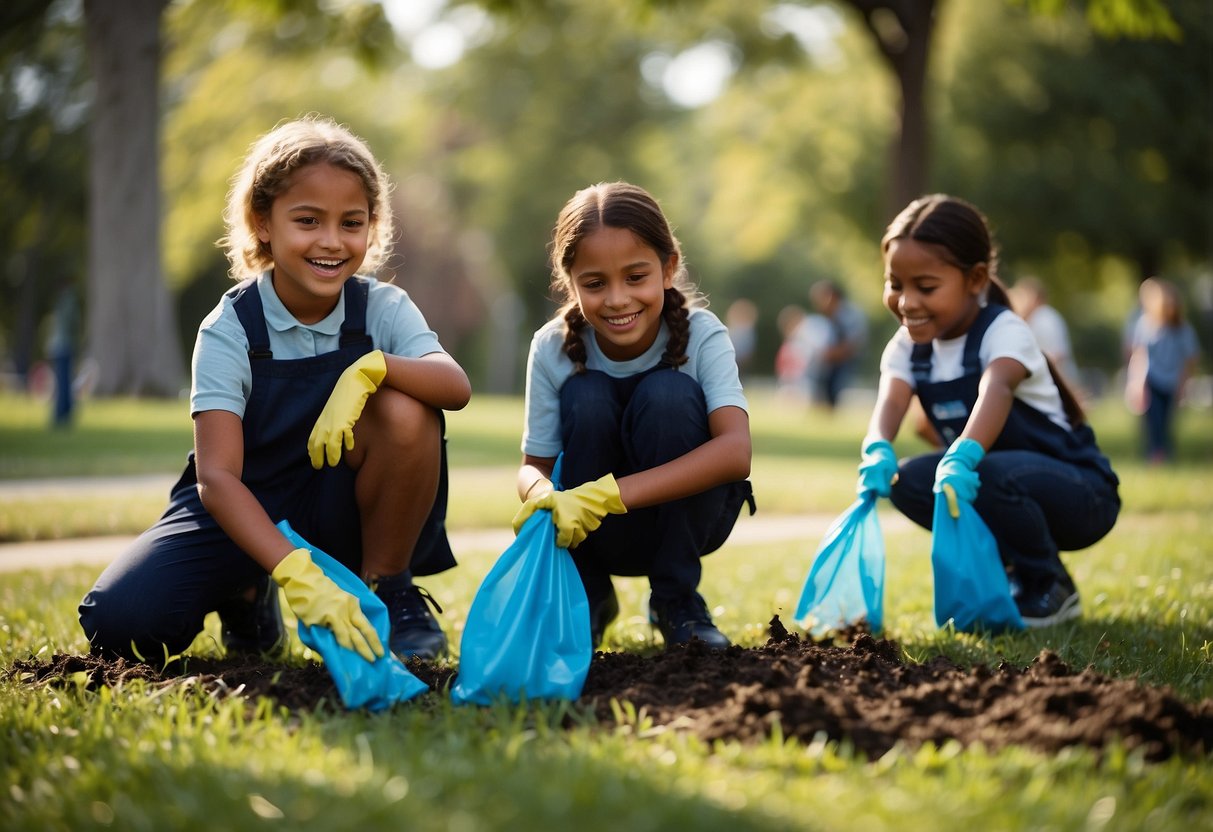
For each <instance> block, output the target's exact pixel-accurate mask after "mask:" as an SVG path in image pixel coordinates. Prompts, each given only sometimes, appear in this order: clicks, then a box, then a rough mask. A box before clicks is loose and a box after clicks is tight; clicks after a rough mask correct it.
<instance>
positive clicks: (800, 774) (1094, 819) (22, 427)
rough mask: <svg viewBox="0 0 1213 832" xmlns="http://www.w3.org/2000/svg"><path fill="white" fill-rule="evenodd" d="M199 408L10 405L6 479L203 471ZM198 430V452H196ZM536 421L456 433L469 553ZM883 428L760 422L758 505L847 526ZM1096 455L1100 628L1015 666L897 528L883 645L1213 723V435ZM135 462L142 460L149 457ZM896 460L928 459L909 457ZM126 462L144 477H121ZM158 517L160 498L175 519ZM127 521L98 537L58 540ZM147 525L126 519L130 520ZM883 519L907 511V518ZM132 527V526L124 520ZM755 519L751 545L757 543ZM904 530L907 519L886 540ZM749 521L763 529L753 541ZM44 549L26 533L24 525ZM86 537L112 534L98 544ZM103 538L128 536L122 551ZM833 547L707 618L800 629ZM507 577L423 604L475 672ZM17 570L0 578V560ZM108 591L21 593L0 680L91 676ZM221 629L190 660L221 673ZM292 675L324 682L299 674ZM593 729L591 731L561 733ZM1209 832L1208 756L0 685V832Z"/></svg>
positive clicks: (1186, 435)
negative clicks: (853, 745) (733, 735)
mask: <svg viewBox="0 0 1213 832" xmlns="http://www.w3.org/2000/svg"><path fill="white" fill-rule="evenodd" d="M181 411H182V408H181V407H180V406H179V405H178V404H177V403H173V404H171V405H168V404H146V403H140V404H135V403H122V402H114V403H103V402H89V403H87V406H86V408H85V409H84V411H83V412H82V414H81V416H82V419H81V424H80V425H79V426H78V428H77V429H76V430H73V431H71V432H67V433H63V434H49V433H48V434H47V436H39V434H40V432H45V428H44V415H45V414H44V411H43V408H42V407H41V406H38V405H34V404H32V403H25V402H23V401H22V400H19V399H10V398H4V399H2V400H0V443H2V444H0V448H2V449H3V453H2V454H0V459H2V460H3V461H2V462H0V469H2V470H3V474H4V476H5V477H8V478H14V477H33V476H56V475H66V474H81V473H83V474H101V473H113V472H115V471H116V470H121V471H125V472H131V473H154V474H163V475H171V474H172V473H174V472H175V469H176V468H177V466H178V465H179V462H180V458H181V456H182V455H183V451H182V449H181V447H179V446H180V445H181V443H184V447H186V448H188V442H189V433H188V419H185V417H184V414H183V413H182V412H181ZM183 419H184V420H185V421H186V424H185V425H179V424H177V422H178V421H181V420H183ZM520 419H521V403H520V402H519V401H518V400H517V399H512V398H499V399H494V398H490V397H478V398H477V399H476V400H475V402H474V403H473V405H472V406H471V407H470V408H469V409H468V411H467V412H465V413H460V414H453V415H452V417H451V419H450V426H449V433H450V436H451V458H452V463H453V470H452V506H451V518H452V526H453V527H458V528H465V527H471V526H481V527H493V526H500V525H502V524H504V523H507V522H508V520H509V516H510V514H511V512H512V510H513V507H514V506H515V505H516V500H515V498H514V496H513V470H514V465H515V464H516V461H517V456H518V451H517V433H518V425H519V424H520ZM864 420H865V415H864V414H861V413H844V414H839V416H838V417H835V418H828V417H826V416H824V415H822V414H817V413H807V412H805V411H803V410H799V409H795V408H788V407H783V406H781V405H780V404H779V403H778V402H775V401H773V400H771V399H767V398H763V397H762V396H755V401H754V414H753V422H754V437H755V439H754V443H755V450H756V456H755V463H754V472H753V480H754V483H755V490H756V492H757V493H758V497H759V501H760V512H762V513H767V512H770V513H772V514H779V513H807V512H820V513H829V514H836V513H837V512H838V511H840V510H841V509H842V508H844V507H845V506H846V504H847V503H848V502H849V501H850V499H851V494H852V489H853V483H854V466H855V454H856V450H855V448H856V445H857V443H858V440H859V437H860V435H861V434H862V432H863V427H864ZM1095 424H1096V429H1097V431H1098V432H1099V435H1100V438H1101V441H1102V442H1103V444H1104V446H1105V447H1106V448H1107V449H1108V450H1109V452H1110V453H1111V454H1112V455H1113V458H1114V463H1115V465H1116V467H1117V470H1118V471H1119V473H1120V474H1121V477H1122V480H1123V481H1124V485H1123V488H1122V493H1123V495H1124V498H1125V510H1124V513H1123V514H1122V517H1121V520H1120V522H1119V523H1118V524H1117V526H1116V528H1115V529H1114V530H1113V532H1112V533H1111V534H1110V535H1109V536H1108V537H1107V538H1106V539H1105V540H1103V541H1101V542H1100V543H1099V544H1097V545H1096V546H1094V547H1092V548H1090V549H1088V550H1085V551H1083V552H1076V553H1070V554H1067V555H1066V561H1067V563H1068V565H1069V566H1070V568H1071V571H1072V572H1073V573H1074V576H1075V578H1076V580H1077V581H1078V583H1079V585H1080V587H1081V588H1082V591H1083V600H1084V608H1085V611H1086V614H1085V616H1084V618H1083V619H1082V621H1081V622H1079V623H1076V624H1074V625H1072V626H1062V627H1057V628H1053V629H1049V630H1042V631H1035V632H1029V633H1021V634H1014V635H1005V636H999V637H996V638H989V637H984V638H983V637H976V636H971V635H964V634H956V633H952V632H950V631H947V630H939V629H938V628H936V627H935V625H934V621H933V618H932V613H931V586H930V568H929V549H930V538H929V536H928V535H927V534H926V533H925V532H922V531H920V530H918V529H914V528H909V527H906V526H904V525H900V526H898V525H895V524H893V523H892V522H886V524H885V526H886V535H885V538H886V548H887V551H888V563H887V581H886V594H885V617H886V626H887V635H888V636H889V637H891V638H893V639H895V640H897V641H898V642H899V643H900V644H901V645H902V648H903V650H904V651H905V655H906V657H907V659H909V660H926V659H929V658H930V657H932V656H935V655H939V654H943V655H947V656H950V657H952V658H954V659H955V660H957V661H960V662H962V663H965V664H970V663H976V662H984V663H990V664H994V663H997V662H1000V661H1003V660H1006V661H1010V662H1012V663H1015V664H1020V665H1024V664H1027V663H1028V662H1029V661H1031V659H1032V658H1033V657H1034V656H1036V655H1037V654H1038V653H1039V652H1040V651H1041V650H1042V649H1046V648H1047V649H1051V650H1055V651H1057V652H1058V653H1059V654H1060V655H1061V657H1062V659H1063V660H1065V661H1066V662H1068V663H1069V664H1071V665H1073V666H1076V667H1085V666H1087V665H1090V666H1092V667H1093V668H1094V669H1095V670H1097V671H1098V672H1101V673H1105V674H1109V675H1113V676H1117V677H1130V678H1132V677H1136V678H1137V679H1139V680H1140V681H1141V683H1143V684H1151V685H1169V686H1171V687H1172V688H1173V689H1174V690H1175V691H1176V693H1177V694H1178V695H1179V696H1180V697H1181V698H1182V699H1184V700H1186V701H1188V702H1200V701H1204V700H1209V699H1210V698H1213V623H1211V622H1213V559H1211V558H1210V554H1211V553H1210V547H1209V544H1208V542H1207V541H1208V540H1209V533H1208V516H1209V513H1210V509H1211V508H1213V467H1211V466H1210V464H1209V463H1210V461H1213V453H1211V450H1213V420H1209V418H1208V414H1207V413H1195V412H1185V413H1183V414H1182V424H1181V449H1182V453H1183V455H1184V457H1185V459H1186V461H1185V462H1184V463H1183V464H1181V465H1178V466H1176V467H1173V468H1168V469H1150V468H1146V467H1144V466H1142V465H1140V464H1138V463H1137V462H1135V460H1134V457H1135V447H1136V432H1135V425H1134V423H1133V422H1132V420H1130V419H1129V418H1128V417H1127V416H1126V415H1124V414H1123V413H1121V412H1120V411H1119V409H1118V408H1116V407H1115V406H1113V405H1108V406H1105V407H1101V408H1098V409H1097V410H1096V413H1095ZM140 436H146V437H148V447H149V450H148V453H147V454H143V453H142V452H141V450H140V449H141V447H142V446H141V444H140V442H139V437H140ZM899 445H900V446H901V447H900V448H899V450H902V451H903V452H908V451H910V450H912V449H913V444H912V443H911V442H909V441H907V442H904V443H903V442H899ZM123 448H125V449H126V450H122V449H123ZM0 501H2V504H0V517H4V518H9V519H5V520H3V522H4V523H8V524H9V525H7V526H4V527H3V528H5V529H10V528H13V527H14V525H19V523H17V521H14V520H13V519H12V518H13V517H18V518H19V519H20V518H22V517H24V516H27V515H30V514H38V513H39V512H42V513H45V514H48V515H56V516H59V519H58V520H55V521H53V522H51V521H29V524H28V528H29V529H30V531H29V532H27V534H29V535H32V536H34V537H41V536H47V533H46V531H45V528H46V527H47V526H48V525H54V523H58V524H59V527H60V528H61V529H62V530H63V533H65V534H74V533H78V531H79V530H81V529H91V530H92V531H93V532H97V533H105V532H109V531H113V532H123V533H125V532H129V531H133V530H138V529H139V528H141V527H142V525H143V524H144V523H145V522H147V520H146V518H142V517H141V515H140V511H141V510H140V509H139V508H138V506H137V505H134V503H137V501H132V500H128V499H126V498H125V497H123V498H121V499H118V498H115V500H114V501H113V502H121V503H132V505H130V506H122V507H121V508H119V507H116V506H114V505H107V501H106V500H104V499H98V500H96V504H95V505H92V502H93V501H87V502H89V505H87V506H84V507H83V508H79V507H78V506H76V505H75V504H77V503H80V502H82V501H80V500H79V499H66V498H53V497H51V498H48V497H43V498H38V499H35V500H30V501H27V502H25V503H22V502H20V501H19V500H18V501H15V504H14V500H13V499H10V498H6V497H0ZM162 501H163V495H154V494H153V495H150V496H149V497H148V507H147V511H148V512H151V516H152V517H154V515H155V512H157V511H158V510H159V507H160V505H161V503H162ZM77 509H79V510H80V511H81V512H83V513H84V514H92V513H94V512H96V513H98V516H101V517H109V518H112V519H107V520H104V522H103V523H98V522H97V521H90V520H87V519H81V520H79V521H68V520H65V519H63V517H62V515H64V514H68V513H70V512H72V511H74V510H77ZM128 509H129V511H128ZM881 511H882V512H888V511H891V509H889V508H888V507H887V506H884V507H882V509H881ZM128 514H129V516H128ZM761 516H762V515H761V514H760V515H759V517H757V518H753V521H751V522H756V521H757V520H759V519H760V518H761ZM882 516H886V517H889V518H890V520H891V515H888V514H886V515H882ZM747 521H748V519H747V518H743V519H742V520H741V521H739V522H741V523H745V522H747ZM23 522H24V521H23ZM90 524H91V525H90ZM106 524H108V525H106ZM818 542H819V541H818V540H817V539H815V538H814V537H813V536H812V535H810V534H805V535H804V536H802V537H801V538H799V539H793V540H788V541H784V542H779V543H773V544H765V545H737V544H735V543H729V544H727V545H726V547H725V549H724V550H722V551H721V552H718V553H716V554H714V555H712V556H711V557H709V558H707V559H706V560H705V562H704V580H703V592H704V594H705V596H706V597H707V598H708V599H709V602H710V603H712V604H713V605H714V607H715V614H716V616H717V620H718V623H719V624H720V625H721V627H722V628H723V629H724V630H725V631H726V632H727V633H729V635H730V636H732V637H733V638H734V639H735V640H736V641H738V642H740V643H743V644H747V645H754V644H759V643H761V641H762V640H763V638H764V629H765V625H766V622H767V621H768V620H769V619H770V617H771V615H772V614H775V613H778V614H780V615H782V617H783V619H784V621H785V622H788V621H789V619H790V618H791V611H792V609H793V608H794V606H795V603H796V600H797V598H798V596H799V592H800V588H801V584H802V583H803V581H804V577H805V574H806V572H807V570H808V566H809V563H810V560H811V556H812V552H813V550H814V549H815V548H816V545H817V543H818ZM497 554H498V553H497V552H494V551H467V552H459V553H458V555H459V557H460V561H461V567H460V568H459V569H455V570H451V571H450V572H448V573H445V574H443V575H439V576H434V577H432V578H430V579H428V580H427V587H428V588H429V589H430V590H431V592H433V593H434V594H435V596H436V597H438V598H439V599H441V601H442V603H443V606H444V609H445V610H446V613H445V614H444V616H443V622H444V625H445V626H446V627H447V630H448V633H449V634H450V635H451V637H452V644H453V646H455V647H457V646H458V642H459V637H460V634H461V632H462V628H463V622H464V618H465V616H466V613H467V608H468V605H469V603H470V600H471V597H472V595H473V594H474V593H475V590H476V587H477V586H478V584H479V581H480V580H481V578H483V576H484V574H485V573H486V572H487V571H488V569H489V567H490V566H491V564H492V562H493V560H494V558H495V557H496V555H497ZM0 556H2V550H0ZM96 573H97V570H96V569H95V568H83V567H79V568H71V569H64V570H57V571H50V572H39V571H26V572H18V573H9V574H0V668H9V667H11V665H12V663H13V662H14V661H15V660H17V659H24V658H29V657H31V656H36V655H41V656H43V657H45V656H48V655H49V654H51V653H55V652H68V653H81V652H84V651H85V650H86V649H87V644H86V643H85V640H84V637H83V635H82V634H81V632H80V630H79V626H78V624H77V623H76V620H75V606H76V603H77V602H78V600H79V598H80V597H81V595H82V594H83V593H84V592H85V591H86V590H87V588H88V587H89V585H90V584H91V582H92V581H93V580H94V578H95V577H96ZM619 592H620V598H621V603H622V606H623V613H622V615H621V616H620V619H619V620H618V621H617V622H616V624H614V625H613V626H612V627H611V628H610V629H609V630H608V632H607V646H608V647H609V648H610V649H616V650H634V651H647V650H652V649H654V648H655V644H654V641H653V637H652V635H651V634H650V632H649V629H648V626H647V624H645V622H644V619H643V617H642V615H641V605H642V603H643V599H644V596H645V594H646V587H645V586H644V582H643V581H642V580H639V579H622V580H620V581H619ZM214 636H215V622H214V621H213V620H212V621H211V622H210V623H209V625H208V632H207V633H205V634H204V635H203V636H200V638H199V639H198V640H197V641H196V642H195V643H194V646H193V647H192V648H191V652H194V653H199V654H208V655H213V654H215V652H216V649H217V648H215V646H214ZM292 660H293V661H300V660H302V654H301V653H298V652H297V653H296V654H295V655H294V656H293V658H292ZM566 726H571V727H566ZM275 824H276V825H277V827H278V828H282V829H317V830H320V829H323V830H329V829H358V830H365V829H381V828H383V829H420V830H430V829H433V830H452V829H455V830H498V829H500V830H509V829H530V828H553V829H564V828H569V827H576V828H578V829H579V830H582V829H583V830H586V832H589V831H590V830H598V829H604V830H605V829H611V830H617V829H620V828H636V829H655V830H664V829H696V830H729V832H737V830H750V829H753V830H759V829H763V830H769V829H797V830H822V829H862V830H865V832H871V831H872V830H880V829H896V830H901V829H919V828H923V829H932V830H950V829H958V830H966V831H968V830H973V829H1000V830H1001V829H1126V830H1128V829H1132V830H1137V829H1199V828H1207V827H1209V826H1210V825H1211V824H1213V756H1210V757H1206V758H1205V759H1201V760H1191V759H1188V760H1170V761H1167V762H1165V763H1160V764H1146V763H1144V762H1143V761H1142V760H1141V759H1140V757H1138V756H1136V755H1134V754H1129V753H1125V752H1124V751H1123V750H1122V749H1119V748H1117V747H1114V748H1113V749H1112V750H1111V752H1109V753H1107V754H1106V755H1105V756H1104V757H1103V758H1102V759H1097V758H1096V756H1095V755H1094V754H1093V753H1092V752H1089V751H1086V750H1072V751H1068V752H1065V753H1062V754H1060V755H1056V756H1047V755H1040V754H1037V753H1033V752H1031V751H1029V750H1026V749H1019V748H1011V749H1006V750H1003V751H1000V752H998V753H990V752H987V751H985V750H983V749H981V748H976V747H972V748H967V749H962V748H960V747H959V746H956V745H946V746H944V747H942V748H931V747H928V748H923V749H919V750H910V749H904V748H898V749H895V750H894V751H892V752H890V753H889V754H887V755H885V756H884V757H882V758H880V759H879V760H875V761H865V760H863V759H860V758H857V757H856V756H855V755H854V754H853V753H851V752H850V750H849V749H848V748H847V746H846V745H845V744H842V745H839V744H836V743H826V742H814V743H810V744H807V745H804V744H798V743H794V742H782V741H780V740H778V739H772V740H770V741H768V742H765V743H762V744H759V745H756V746H742V745H739V744H736V743H718V744H715V745H712V746H708V745H705V744H704V743H702V742H699V741H697V740H695V739H693V738H690V737H687V736H686V735H683V734H680V733H678V732H675V731H668V730H661V729H659V728H656V727H654V726H653V725H652V724H651V723H650V722H648V721H647V719H646V717H645V716H644V715H643V714H638V715H636V716H635V718H634V719H632V720H630V721H628V722H626V723H625V724H623V725H622V726H620V727H617V728H616V727H612V728H609V729H608V728H605V727H601V726H597V725H595V724H594V723H593V721H592V720H591V719H590V718H589V717H588V716H587V715H586V714H585V713H584V712H583V711H582V710H580V709H579V708H578V707H577V706H575V705H573V706H568V705H565V706H557V705H532V706H524V707H508V706H499V707H495V708H489V709H470V708H456V707H454V706H452V705H451V704H450V702H449V700H447V699H445V698H444V697H443V696H441V695H437V694H430V695H427V696H425V697H422V699H421V700H420V701H418V702H416V703H413V704H410V705H406V706H402V707H398V708H396V709H393V710H392V711H391V712H390V713H386V714H378V715H370V714H363V713H345V712H332V711H326V712H321V713H315V714H308V715H299V714H287V713H284V712H281V711H279V710H276V709H275V707H274V706H273V705H272V703H269V702H267V701H262V702H260V703H256V704H254V705H252V706H246V705H245V704H243V703H241V702H239V701H238V700H235V699H219V698H215V697H212V696H209V695H207V694H206V693H204V692H203V691H201V690H200V689H199V688H198V687H196V686H191V685H188V684H178V685H174V686H172V687H170V688H167V689H162V688H153V687H149V686H147V685H144V684H140V683H129V684H126V685H122V686H119V687H116V688H112V689H111V688H103V689H101V690H99V691H89V690H86V689H84V688H83V687H82V686H80V685H78V684H75V683H73V682H72V681H71V680H67V682H66V683H65V684H63V685H60V686H58V687H39V688H30V687H28V686H27V685H24V684H21V683H20V682H19V681H18V680H12V679H7V680H4V681H0V828H4V829H10V828H11V829H23V830H24V829H54V830H59V829H63V830H67V829H71V830H76V829H94V828H97V829H99V828H110V829H149V830H157V829H220V828H221V829H232V830H243V829H255V828H263V827H265V826H273V825H275Z"/></svg>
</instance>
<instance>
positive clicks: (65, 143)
mask: <svg viewBox="0 0 1213 832" xmlns="http://www.w3.org/2000/svg"><path fill="white" fill-rule="evenodd" d="M3 15H4V20H3V22H2V23H0V112H3V114H4V130H3V133H0V251H3V252H4V253H3V255H0V275H2V277H0V285H2V286H3V293H2V297H3V300H0V354H4V355H5V356H6V357H7V359H8V361H10V362H11V366H10V367H6V368H4V369H6V370H12V371H16V372H17V373H18V374H20V375H24V374H25V373H26V372H27V371H28V370H29V368H30V365H31V363H32V362H34V361H37V360H38V359H40V358H43V357H44V351H43V343H44V342H43V339H42V338H41V337H40V335H41V323H42V320H43V319H44V317H46V316H47V315H48V314H49V312H50V310H51V308H52V306H53V304H54V302H55V298H56V295H57V293H58V290H59V288H60V287H62V286H72V285H74V286H77V287H80V286H83V285H84V280H83V276H84V245H83V239H84V205H85V184H86V182H87V181H88V177H87V170H86V167H85V164H86V145H85V124H86V122H87V117H88V108H89V100H88V95H87V87H86V85H87V82H88V68H87V61H86V56H85V53H84V45H83V43H82V42H81V41H80V38H79V33H78V30H77V21H76V20H75V19H73V17H72V15H71V7H70V4H67V3H49V2H18V3H9V4H6V5H5V10H4V12H3Z"/></svg>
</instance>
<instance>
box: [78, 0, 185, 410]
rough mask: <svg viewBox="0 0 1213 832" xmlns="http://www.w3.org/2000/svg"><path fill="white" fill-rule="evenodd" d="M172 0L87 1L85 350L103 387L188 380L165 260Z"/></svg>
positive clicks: (165, 390) (167, 389)
mask: <svg viewBox="0 0 1213 832" xmlns="http://www.w3.org/2000/svg"><path fill="white" fill-rule="evenodd" d="M166 3H167V0H85V2H84V16H85V27H84V29H85V36H86V37H85V40H86V42H87V44H88V54H89V64H90V66H91V67H92V74H93V90H94V98H93V107H92V110H91V113H90V119H89V199H88V227H89V239H88V300H89V302H88V327H87V332H88V353H89V355H90V356H92V357H93V358H94V359H96V360H97V362H98V377H97V392H98V393H100V394H102V395H104V394H111V393H134V394H141V393H144V394H153V395H172V394H175V393H176V392H177V391H178V390H179V389H180V388H181V385H182V383H183V381H184V372H183V365H182V362H181V353H180V351H179V350H178V348H177V343H178V341H177V325H176V319H175V316H174V315H173V308H172V305H171V300H172V299H171V297H170V296H169V292H168V287H167V286H166V285H165V282H164V279H163V272H162V267H161V260H160V221H161V212H160V141H159V139H160V130H159V127H160V109H159V101H160V13H161V11H162V10H163V9H164V6H165V5H166Z"/></svg>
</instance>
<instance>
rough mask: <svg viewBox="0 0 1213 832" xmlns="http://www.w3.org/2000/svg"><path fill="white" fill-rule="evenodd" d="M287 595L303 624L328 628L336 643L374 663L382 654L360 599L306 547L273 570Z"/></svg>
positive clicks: (284, 559) (275, 578)
mask: <svg viewBox="0 0 1213 832" xmlns="http://www.w3.org/2000/svg"><path fill="white" fill-rule="evenodd" d="M270 575H271V576H272V577H273V579H274V580H275V581H276V582H277V583H278V585H279V586H280V587H282V590H283V592H284V593H285V594H286V602H287V603H288V604H290V607H291V611H292V612H294V613H295V616H296V617H297V618H298V619H299V620H300V621H301V622H303V623H304V624H308V625H311V626H322V627H328V628H329V629H330V630H332V631H333V636H334V638H336V639H337V643H338V644H340V645H341V646H342V647H344V648H346V649H348V650H356V651H358V655H360V656H362V658H364V659H366V660H367V661H368V662H373V661H375V659H377V658H378V657H380V656H382V655H383V643H382V642H381V641H380V640H379V634H378V633H377V632H375V628H374V627H373V626H372V625H371V622H370V621H369V620H368V619H367V617H366V616H365V615H363V613H362V607H361V606H359V604H358V599H357V598H355V597H354V596H353V595H351V594H350V593H348V592H346V591H345V590H344V589H342V588H341V587H339V586H337V584H335V583H333V581H332V579H331V578H329V576H328V575H325V574H324V572H323V570H321V569H320V567H319V566H317V565H316V564H315V563H314V562H313V561H312V553H311V552H310V551H308V550H307V549H295V550H294V551H293V552H291V553H290V554H288V555H287V556H286V557H284V558H283V559H282V560H281V562H279V564H278V565H277V566H275V567H274V571H273V572H271V573H270Z"/></svg>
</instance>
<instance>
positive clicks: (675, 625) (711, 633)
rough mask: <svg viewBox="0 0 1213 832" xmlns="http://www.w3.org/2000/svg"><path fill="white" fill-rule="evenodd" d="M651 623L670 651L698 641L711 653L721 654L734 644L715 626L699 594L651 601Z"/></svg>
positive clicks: (691, 593) (693, 593) (687, 593)
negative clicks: (672, 648)
mask: <svg viewBox="0 0 1213 832" xmlns="http://www.w3.org/2000/svg"><path fill="white" fill-rule="evenodd" d="M649 621H650V622H651V623H652V624H653V625H655V626H656V627H657V629H658V630H660V631H661V637H662V638H664V639H665V646H666V649H667V650H668V649H669V648H671V647H673V646H674V645H675V644H687V643H688V642H690V641H691V640H692V639H699V640H700V641H702V642H703V643H704V644H705V645H707V646H708V647H709V648H710V649H712V650H722V649H724V648H725V647H728V646H729V645H730V644H731V642H730V641H729V639H728V637H727V636H726V635H725V634H724V633H722V632H720V630H717V629H716V625H715V624H713V623H712V616H711V615H709V614H708V605H707V604H706V603H705V602H704V600H703V596H701V595H700V594H699V593H698V592H694V591H690V592H685V593H683V594H681V595H676V596H674V597H673V598H667V599H662V598H657V597H655V596H654V597H650V598H649Z"/></svg>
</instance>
